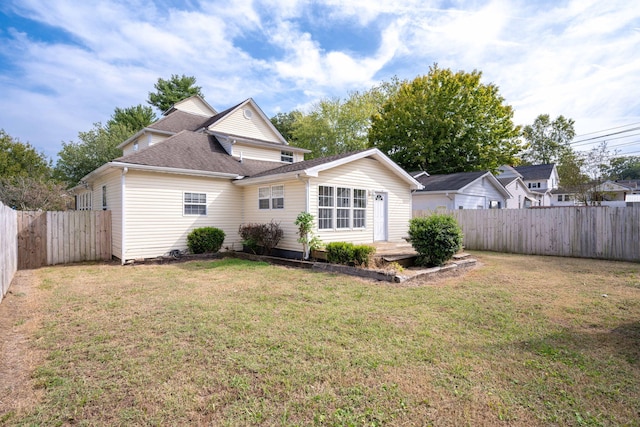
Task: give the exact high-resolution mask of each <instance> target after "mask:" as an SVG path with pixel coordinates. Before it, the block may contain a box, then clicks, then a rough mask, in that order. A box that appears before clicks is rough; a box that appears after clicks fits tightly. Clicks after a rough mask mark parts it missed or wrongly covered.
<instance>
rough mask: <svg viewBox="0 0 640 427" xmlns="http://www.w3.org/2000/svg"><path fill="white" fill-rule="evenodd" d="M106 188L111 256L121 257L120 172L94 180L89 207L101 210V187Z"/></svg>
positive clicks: (116, 171)
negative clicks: (109, 213) (109, 214)
mask: <svg viewBox="0 0 640 427" xmlns="http://www.w3.org/2000/svg"><path fill="white" fill-rule="evenodd" d="M103 186H106V187H107V206H108V208H109V210H110V211H111V254H112V255H113V256H115V257H118V258H120V257H121V256H122V170H120V169H117V170H113V171H112V172H109V173H106V174H104V175H102V176H101V177H99V178H98V179H96V181H94V182H93V183H92V185H91V187H92V188H93V191H92V196H93V198H92V200H91V205H92V206H93V209H94V210H102V187H103Z"/></svg>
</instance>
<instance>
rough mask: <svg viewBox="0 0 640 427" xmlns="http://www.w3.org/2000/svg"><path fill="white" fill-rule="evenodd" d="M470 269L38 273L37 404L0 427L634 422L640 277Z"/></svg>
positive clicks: (545, 265) (503, 265) (569, 266)
mask: <svg viewBox="0 0 640 427" xmlns="http://www.w3.org/2000/svg"><path fill="white" fill-rule="evenodd" d="M474 255H475V256H477V258H478V259H479V261H480V266H479V267H478V268H476V269H475V270H472V271H470V272H468V273H466V274H465V275H464V276H461V277H455V278H448V279H443V280H441V281H435V282H431V283H427V284H423V285H420V286H416V285H412V286H409V285H407V286H402V285H391V284H388V283H378V282H368V281H363V280H359V279H354V278H351V277H346V276H339V275H332V274H324V273H316V272H312V271H307V270H297V269H289V268H283V267H278V266H270V265H267V264H263V263H256V262H250V261H242V260H237V259H223V260H216V261H194V262H188V263H176V264H170V265H143V266H133V267H132V266H128V267H121V266H108V265H89V266H87V265H83V266H72V267H55V268H44V269H40V270H36V271H34V272H33V273H32V274H34V275H35V278H36V284H35V286H37V287H38V288H37V291H38V295H39V297H40V298H41V301H42V302H41V304H40V306H41V308H40V310H41V317H42V321H41V325H40V327H39V328H38V331H37V332H36V333H35V334H34V335H33V336H31V337H29V345H30V346H31V348H32V349H33V351H34V352H38V353H39V354H42V358H41V359H42V360H41V361H40V363H39V364H38V365H37V366H36V367H35V368H34V370H33V372H32V373H31V378H32V384H33V387H34V393H35V396H37V399H35V402H36V403H34V404H33V405H30V406H28V407H25V408H21V409H19V410H12V411H9V412H6V413H5V414H0V423H5V424H7V425H66V424H75V425H223V426H224V425H251V424H255V425H292V426H293V425H327V426H350V425H353V426H376V425H438V426H441V425H452V426H461V425H515V426H519V425H521V426H531V425H576V426H582V425H587V426H599V425H605V426H607V425H632V426H638V425H640V421H639V419H640V264H630V263H618V262H603V261H594V260H576V259H566V258H565V259H563V258H552V257H532V256H526V257H525V256H515V255H504V254H491V253H477V254H474ZM19 322H20V319H17V320H16V325H19V324H20V323H19Z"/></svg>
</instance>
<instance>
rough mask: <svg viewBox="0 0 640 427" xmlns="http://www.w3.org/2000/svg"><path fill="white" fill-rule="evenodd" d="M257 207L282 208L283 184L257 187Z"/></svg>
mask: <svg viewBox="0 0 640 427" xmlns="http://www.w3.org/2000/svg"><path fill="white" fill-rule="evenodd" d="M258 209H284V185H274V186H271V187H260V188H258Z"/></svg>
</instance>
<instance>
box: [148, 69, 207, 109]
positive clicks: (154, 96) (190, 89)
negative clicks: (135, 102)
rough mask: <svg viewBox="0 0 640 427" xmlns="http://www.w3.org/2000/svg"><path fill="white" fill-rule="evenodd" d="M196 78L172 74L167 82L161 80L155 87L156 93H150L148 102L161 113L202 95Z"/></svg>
mask: <svg viewBox="0 0 640 427" xmlns="http://www.w3.org/2000/svg"><path fill="white" fill-rule="evenodd" d="M195 84H196V78H195V77H193V76H185V75H184V74H183V75H181V76H179V75H177V74H172V75H171V77H170V78H169V79H167V80H165V79H163V78H159V79H158V82H157V83H156V84H154V85H153V87H154V88H155V89H156V91H155V92H149V99H148V100H147V102H148V103H149V104H151V105H153V106H154V107H157V108H158V109H159V110H160V111H167V110H168V109H169V108H171V106H172V105H173V104H175V103H176V102H178V101H182V100H183V99H185V98H188V97H190V96H192V95H200V97H202V98H204V95H202V88H201V87H200V86H196V85H195Z"/></svg>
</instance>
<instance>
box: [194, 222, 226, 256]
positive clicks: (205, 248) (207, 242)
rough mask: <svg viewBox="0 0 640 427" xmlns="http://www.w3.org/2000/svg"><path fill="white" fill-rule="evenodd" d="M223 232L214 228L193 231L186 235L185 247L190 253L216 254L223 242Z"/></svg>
mask: <svg viewBox="0 0 640 427" xmlns="http://www.w3.org/2000/svg"><path fill="white" fill-rule="evenodd" d="M224 238H225V234H224V231H222V230H220V229H219V228H215V227H201V228H196V229H194V230H193V231H192V232H191V233H189V235H187V246H188V247H189V250H190V251H191V253H194V254H204V253H208V252H218V251H219V250H220V248H221V247H222V242H224Z"/></svg>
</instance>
